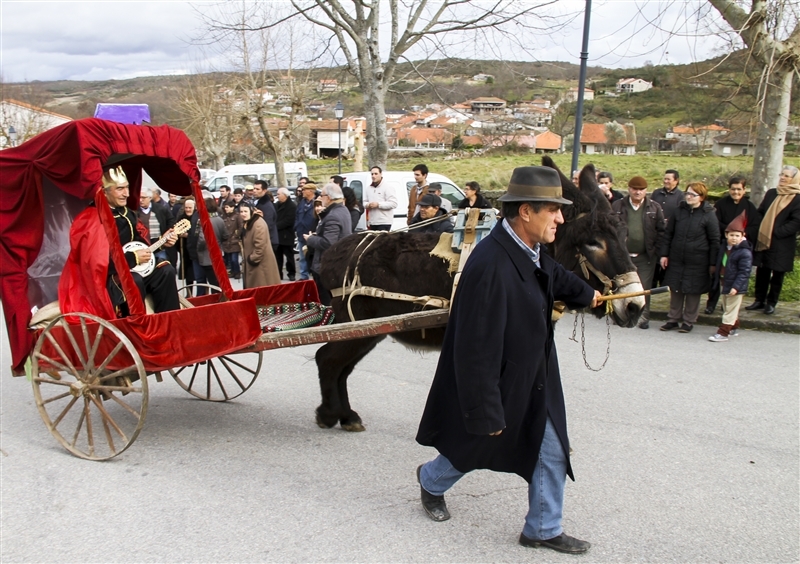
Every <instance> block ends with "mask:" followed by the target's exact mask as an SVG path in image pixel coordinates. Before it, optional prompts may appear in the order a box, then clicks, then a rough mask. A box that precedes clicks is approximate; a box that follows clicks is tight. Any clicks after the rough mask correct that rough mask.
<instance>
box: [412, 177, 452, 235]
mask: <svg viewBox="0 0 800 564" xmlns="http://www.w3.org/2000/svg"><path fill="white" fill-rule="evenodd" d="M431 186H433V185H432V184H431ZM417 203H418V204H419V213H417V215H415V216H414V217H412V218H411V223H409V226H411V227H412V228H413V226H414V225H416V224H417V223H422V222H425V224H424V225H423V226H422V227H417V228H414V232H415V233H452V232H453V224H452V223H450V219H449V218H448V217H447V212H446V211H445V210H444V208H443V207H442V199H441V198H440V197H439V196H437V195H436V194H425V195H424V196H422V198H420V199H419V202H417ZM437 218H440V219H439V220H438V221H434V220H435V219H437Z"/></svg>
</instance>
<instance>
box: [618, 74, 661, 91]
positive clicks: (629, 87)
mask: <svg viewBox="0 0 800 564" xmlns="http://www.w3.org/2000/svg"><path fill="white" fill-rule="evenodd" d="M652 87H653V83H652V82H647V81H646V80H642V79H641V78H620V79H619V80H618V81H617V92H623V93H625V94H633V93H634V92H644V91H645V90H650V89H651V88H652Z"/></svg>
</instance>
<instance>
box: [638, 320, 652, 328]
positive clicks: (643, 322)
mask: <svg viewBox="0 0 800 564" xmlns="http://www.w3.org/2000/svg"><path fill="white" fill-rule="evenodd" d="M639 329H650V322H649V321H642V322H641V323H639Z"/></svg>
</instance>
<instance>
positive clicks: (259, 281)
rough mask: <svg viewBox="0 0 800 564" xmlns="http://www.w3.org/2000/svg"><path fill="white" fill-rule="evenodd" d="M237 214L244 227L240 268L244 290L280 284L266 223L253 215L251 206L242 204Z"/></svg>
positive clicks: (241, 235)
mask: <svg viewBox="0 0 800 564" xmlns="http://www.w3.org/2000/svg"><path fill="white" fill-rule="evenodd" d="M239 213H240V214H241V216H242V221H243V222H244V226H243V227H242V233H241V234H240V237H241V239H242V268H243V269H244V276H243V280H242V282H243V284H242V286H243V287H244V288H256V287H258V286H273V285H275V284H280V283H281V275H280V273H279V272H278V263H277V261H276V260H275V253H273V252H272V243H271V242H270V239H269V228H268V227H267V222H266V221H262V219H261V218H260V217H259V216H257V215H254V214H253V206H252V205H250V204H245V203H244V202H242V204H241V206H240V208H239Z"/></svg>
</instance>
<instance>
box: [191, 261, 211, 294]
mask: <svg viewBox="0 0 800 564" xmlns="http://www.w3.org/2000/svg"><path fill="white" fill-rule="evenodd" d="M192 272H193V273H194V281H195V284H206V283H207V282H208V280H206V271H205V269H204V268H203V266H202V265H201V264H200V261H199V260H193V261H192ZM196 290H197V293H196V294H195V295H196V296H205V295H206V294H207V293H208V288H206V287H205V286H200V287H198V288H197V289H196Z"/></svg>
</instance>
